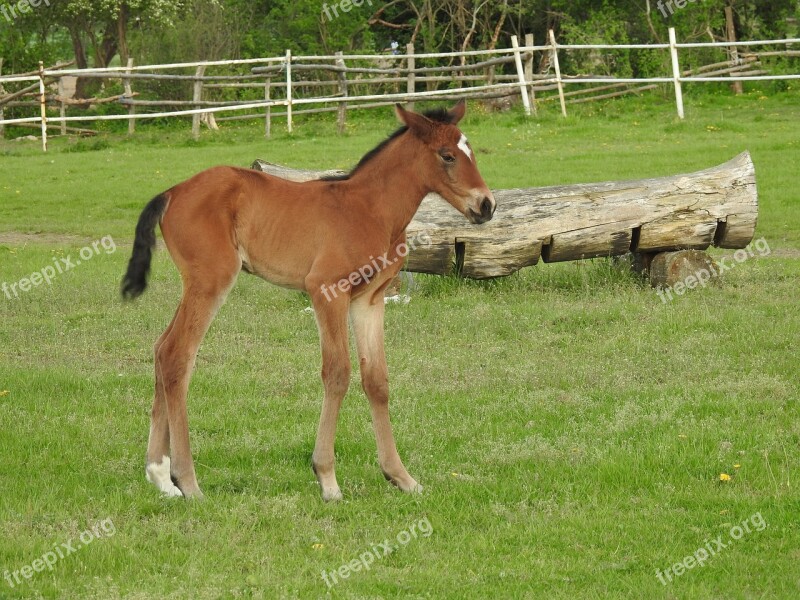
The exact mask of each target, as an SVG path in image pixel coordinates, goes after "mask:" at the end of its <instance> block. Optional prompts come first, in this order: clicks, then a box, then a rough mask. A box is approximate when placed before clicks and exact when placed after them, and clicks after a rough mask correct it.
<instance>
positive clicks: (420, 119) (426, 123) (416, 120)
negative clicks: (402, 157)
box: [394, 104, 434, 142]
mask: <svg viewBox="0 0 800 600" xmlns="http://www.w3.org/2000/svg"><path fill="white" fill-rule="evenodd" d="M394 112H395V113H396V114H397V118H398V119H400V122H401V123H403V125H405V126H406V127H408V128H409V129H410V130H411V131H413V132H414V134H415V135H416V136H417V137H419V138H420V139H421V140H422V141H425V142H427V141H429V140H430V138H431V136H432V134H433V129H434V124H433V121H431V120H430V119H428V118H427V117H424V116H422V115H419V114H417V113H415V112H411V111H410V110H406V109H405V108H403V107H402V106H400V105H399V104H395V105H394Z"/></svg>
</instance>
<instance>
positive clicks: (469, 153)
mask: <svg viewBox="0 0 800 600" xmlns="http://www.w3.org/2000/svg"><path fill="white" fill-rule="evenodd" d="M458 147H459V149H460V150H461V151H462V152H463V153H464V154H466V155H467V158H468V159H470V160H472V150H470V147H469V146H468V145H467V136H465V135H464V134H463V133H462V134H461V139H460V140H458Z"/></svg>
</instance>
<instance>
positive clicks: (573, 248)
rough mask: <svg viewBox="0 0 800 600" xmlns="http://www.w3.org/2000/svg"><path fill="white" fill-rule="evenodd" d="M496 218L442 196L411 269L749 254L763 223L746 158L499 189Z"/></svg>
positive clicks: (275, 170)
mask: <svg viewBox="0 0 800 600" xmlns="http://www.w3.org/2000/svg"><path fill="white" fill-rule="evenodd" d="M252 168H254V169H256V170H260V171H264V172H266V173H270V174H272V175H277V176H279V177H283V178H285V179H290V180H293V181H307V180H310V179H317V178H319V177H321V176H323V175H335V174H338V173H341V172H340V171H303V170H297V169H290V168H288V167H282V166H279V165H274V164H271V163H268V162H265V161H262V160H256V161H255V162H254V163H253V166H252ZM494 195H495V199H496V200H497V212H496V213H495V216H494V219H492V220H491V221H490V222H488V223H486V224H484V225H472V224H470V223H469V222H468V221H467V220H466V219H465V218H464V217H463V216H462V215H461V214H459V213H458V212H457V211H456V210H455V209H454V208H452V207H451V206H450V205H449V204H447V203H446V202H445V201H444V200H443V199H441V198H439V197H438V196H437V195H436V194H429V195H428V196H426V198H425V199H424V200H423V201H422V205H421V206H420V209H419V211H418V212H417V214H416V216H415V217H414V219H413V220H412V221H411V224H410V225H409V227H408V236H409V238H411V237H413V236H417V235H419V234H422V233H425V234H427V236H428V237H429V238H430V240H431V243H430V244H428V245H424V246H418V247H417V248H415V249H414V250H412V251H411V252H410V254H409V256H408V264H407V267H406V268H407V269H408V270H409V271H413V272H418V273H434V274H440V275H444V274H449V273H452V272H453V271H454V270H455V271H456V272H458V273H460V274H461V275H463V276H464V277H470V278H473V279H485V278H489V277H499V276H504V275H509V274H511V273H514V272H515V271H518V270H519V269H521V268H523V267H527V266H531V265H535V264H536V263H537V262H538V261H539V259H542V260H543V261H545V262H560V261H570V260H578V259H583V258H595V257H601V256H618V255H622V254H626V253H628V252H633V253H639V254H643V255H646V256H649V257H652V256H654V255H655V254H657V253H660V252H666V251H675V250H683V249H693V250H705V249H706V248H708V247H709V246H711V245H714V246H717V247H720V248H744V247H745V246H747V244H748V243H749V242H750V241H751V240H752V239H753V234H754V232H755V227H756V219H757V217H758V195H757V192H756V181H755V168H754V166H753V162H752V160H751V159H750V154H749V153H748V152H743V153H742V154H740V155H738V156H737V157H735V158H734V159H732V160H730V161H728V162H726V163H724V164H722V165H719V166H717V167H712V168H710V169H704V170H702V171H697V172H695V173H689V174H684V175H674V176H670V177H659V178H654V179H639V180H632V181H613V182H603V183H584V184H576V185H563V186H552V187H542V188H524V189H510V190H495V191H494Z"/></svg>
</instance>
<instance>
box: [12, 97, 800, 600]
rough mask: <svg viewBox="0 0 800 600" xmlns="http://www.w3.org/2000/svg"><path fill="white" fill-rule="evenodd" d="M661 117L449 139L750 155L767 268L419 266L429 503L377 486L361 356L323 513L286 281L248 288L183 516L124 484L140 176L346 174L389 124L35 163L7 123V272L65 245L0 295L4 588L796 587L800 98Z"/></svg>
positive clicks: (137, 470) (583, 165)
mask: <svg viewBox="0 0 800 600" xmlns="http://www.w3.org/2000/svg"><path fill="white" fill-rule="evenodd" d="M673 113H674V108H673V107H671V105H670V103H669V101H668V100H667V99H658V98H651V99H638V100H636V99H634V100H630V101H621V102H617V103H611V104H607V105H605V106H595V107H592V108H584V109H583V110H582V111H577V112H575V113H574V114H573V115H572V116H571V117H570V118H569V119H566V120H563V119H561V118H560V117H557V116H556V115H555V114H553V112H552V109H551V110H550V111H549V112H547V113H545V114H544V115H542V116H541V117H539V118H537V119H529V120H526V119H525V118H524V117H522V116H521V115H519V114H517V113H510V114H503V115H482V114H480V113H479V112H478V111H476V112H475V113H473V114H472V115H471V116H469V117H468V119H467V120H466V121H465V122H464V123H463V125H462V128H463V129H464V131H465V132H466V133H467V134H468V135H469V137H470V140H471V142H472V144H473V146H474V148H475V150H476V152H477V154H478V157H479V164H480V166H481V170H482V172H483V174H484V176H485V178H486V180H487V182H488V183H489V185H490V186H491V187H494V188H505V187H513V186H539V185H549V184H559V183H577V182H585V181H602V180H608V179H624V178H639V177H651V176H659V175H669V174H675V173H680V172H686V171H693V170H697V169H700V168H705V167H709V166H712V165H715V164H718V163H721V162H723V161H725V160H727V159H729V158H731V157H733V156H734V155H735V154H737V153H739V152H740V151H742V150H745V149H749V150H750V152H751V153H752V156H753V160H754V162H755V166H756V175H757V181H758V186H759V195H760V205H761V212H760V219H759V226H758V230H757V232H756V238H761V237H763V238H764V239H765V240H766V242H768V244H769V248H770V251H771V252H770V253H769V255H766V256H759V255H756V256H755V257H753V258H751V259H750V260H748V261H746V262H744V263H741V264H738V265H737V266H736V267H735V268H734V269H732V270H730V271H728V272H727V273H726V274H725V278H724V280H723V281H722V282H721V283H720V284H719V285H716V286H714V287H708V288H705V289H703V290H697V291H694V292H692V293H687V294H686V295H684V296H681V297H679V298H676V299H675V300H674V301H672V302H669V303H663V302H662V301H661V300H660V299H659V297H658V296H657V295H656V293H655V292H654V291H653V290H652V289H650V288H649V287H648V286H647V285H645V284H644V283H643V282H642V281H640V280H639V279H638V278H636V277H635V276H634V275H632V274H630V272H629V271H627V270H626V269H624V268H623V267H622V266H620V265H618V264H617V263H615V262H612V261H610V260H594V261H586V262H580V263H570V264H560V265H539V266H536V267H533V268H530V269H526V270H525V271H523V272H521V273H518V274H516V275H514V276H512V277H508V278H504V279H502V280H494V281H488V282H472V281H458V280H455V279H452V278H437V277H417V278H416V281H417V284H418V285H417V287H416V289H415V290H414V291H413V299H412V301H411V303H410V304H408V305H406V306H399V305H390V306H389V308H388V309H387V353H388V357H389V367H390V371H391V393H392V397H393V402H392V404H393V422H394V425H395V434H396V437H397V439H398V447H399V450H400V453H401V456H403V458H404V461H405V463H406V465H407V466H408V468H409V471H410V472H411V474H412V475H413V476H414V477H416V478H417V480H418V481H420V483H422V484H423V485H424V486H425V492H424V494H422V495H421V496H416V497H414V496H407V495H403V494H401V493H400V492H398V491H397V490H395V489H393V488H391V487H390V486H389V484H387V483H386V482H385V481H384V479H383V477H382V475H381V473H380V471H379V469H378V466H377V460H376V456H375V442H374V438H373V436H372V431H371V424H370V418H369V410H368V406H367V402H366V399H365V397H364V394H363V393H362V391H361V389H360V385H359V384H358V382H357V375H356V374H355V373H354V379H353V385H352V386H351V391H350V393H349V394H348V397H347V398H346V400H345V404H344V407H343V410H342V415H341V420H340V424H339V429H338V437H337V446H336V450H337V460H338V463H337V467H338V468H337V473H338V476H339V482H340V484H341V486H342V491H343V492H344V495H345V500H344V502H341V503H338V504H324V503H323V502H322V501H321V500H320V497H319V491H318V486H317V484H316V481H315V479H314V477H313V474H312V472H311V469H310V455H311V450H312V447H313V442H314V436H315V432H316V425H317V420H318V417H319V410H320V406H321V394H322V386H321V383H320V380H319V375H318V372H319V358H318V353H319V350H318V340H317V332H316V326H315V324H314V319H313V316H311V315H309V314H307V313H305V312H304V311H303V309H304V308H306V307H307V306H308V305H309V302H308V300H307V299H306V298H305V297H304V296H302V295H300V294H297V293H293V292H288V291H285V290H280V289H277V288H275V287H272V286H269V285H268V284H266V283H264V282H262V281H260V280H258V279H256V278H253V277H249V276H242V277H240V279H239V283H238V284H237V286H236V288H235V289H234V290H233V292H232V293H231V295H230V297H229V300H228V303H227V304H226V306H225V307H224V308H223V309H222V310H221V312H220V314H219V316H218V317H217V319H216V321H215V322H214V324H213V325H212V328H211V330H210V332H209V334H208V336H207V337H206V340H205V343H204V345H203V347H202V349H201V351H200V355H199V358H198V361H197V371H196V375H195V377H194V379H193V382H192V388H191V391H190V399H189V414H190V420H191V431H192V442H193V451H194V455H195V461H196V464H197V470H198V478H199V481H200V485H201V486H202V487H203V489H204V491H205V493H206V501H205V502H202V503H194V502H192V503H187V502H185V501H182V500H169V501H168V500H165V499H162V498H159V496H158V493H157V491H156V489H155V488H154V487H152V486H151V485H150V484H149V483H147V482H146V481H145V478H144V452H145V446H146V442H147V432H148V423H149V410H150V404H151V396H152V356H151V348H152V344H153V342H154V340H155V339H156V337H157V336H158V335H159V334H160V333H161V331H162V330H163V328H164V327H165V326H166V324H167V323H168V321H169V319H170V318H171V316H172V314H173V311H174V308H175V305H176V303H177V300H178V297H179V293H180V284H179V280H178V277H177V273H176V270H175V268H174V267H173V266H172V263H171V262H170V261H169V258H168V256H167V255H166V253H165V252H159V253H157V255H156V260H155V263H154V274H153V278H152V285H151V288H150V290H149V291H148V293H147V294H146V295H145V296H144V297H143V298H142V299H141V300H140V301H138V302H137V303H135V304H133V305H123V304H122V303H121V302H120V300H119V297H118V287H119V281H120V278H121V275H122V273H123V269H124V266H125V264H126V262H127V259H128V255H129V252H130V243H131V238H132V232H133V228H134V225H135V221H136V218H137V216H138V214H139V212H140V211H141V209H142V207H143V206H144V204H145V202H146V201H147V200H148V199H149V198H150V197H152V196H153V195H155V194H156V193H158V192H160V191H162V190H163V189H165V188H167V187H169V186H171V185H172V184H174V183H176V182H178V181H180V180H182V179H184V178H186V177H188V176H189V175H191V174H193V173H195V172H197V171H198V170H200V169H202V168H205V167H208V166H211V165H214V164H219V163H228V164H237V165H244V166H246V165H249V164H250V163H251V162H252V160H253V159H255V158H257V157H258V158H264V159H266V160H270V161H273V162H281V163H286V164H291V165H293V166H298V167H317V168H323V167H343V168H346V167H348V166H351V165H352V164H354V163H355V162H356V161H357V160H358V158H359V157H360V156H361V154H363V153H364V152H365V151H367V150H369V149H370V148H371V147H373V146H374V145H375V144H376V143H377V142H378V141H379V140H380V139H381V137H382V135H383V133H384V132H385V133H389V132H390V131H391V130H392V129H393V128H394V126H395V125H394V121H393V117H392V116H391V114H390V112H389V111H388V110H387V111H385V112H383V113H375V112H373V113H372V114H371V115H370V116H362V117H360V118H357V119H354V120H353V121H352V122H351V124H350V125H349V131H348V133H347V134H346V135H345V136H341V137H337V136H335V135H334V134H333V131H334V127H335V126H334V125H333V124H332V123H330V122H326V121H309V122H300V123H299V124H298V127H297V132H296V133H295V134H294V135H292V136H289V135H287V134H278V135H276V136H275V137H274V138H273V139H271V140H269V141H267V140H264V139H263V138H262V137H261V136H260V128H259V127H256V126H252V127H240V128H235V129H228V130H226V131H223V132H221V133H219V134H214V135H212V134H209V133H205V134H204V136H203V139H202V140H201V141H199V142H192V141H189V140H188V126H186V127H184V128H182V129H181V130H167V131H159V130H156V129H155V128H149V129H148V128H147V127H144V128H143V131H142V133H140V134H137V136H136V137H134V138H133V139H125V138H123V137H121V136H119V137H118V136H114V135H111V136H107V137H102V138H99V139H94V140H84V141H79V142H78V141H75V140H66V139H56V140H53V141H52V144H51V149H50V152H48V153H47V154H42V153H41V151H40V150H39V149H38V146H37V144H36V143H35V142H0V284H2V283H4V282H5V283H9V284H10V283H12V282H18V281H19V280H20V279H21V278H24V277H28V276H29V275H31V273H33V272H36V271H41V270H42V269H43V268H44V267H46V266H49V265H55V264H56V262H57V263H59V264H64V261H66V260H67V258H71V259H72V260H73V261H74V260H76V259H78V258H79V257H80V258H82V259H83V260H82V261H81V264H80V265H76V266H75V267H74V268H72V269H70V270H68V271H66V272H64V273H62V274H59V275H57V276H56V277H55V278H54V279H53V281H52V283H51V284H49V285H48V284H46V283H43V284H41V285H39V286H37V287H34V288H33V289H31V290H30V291H28V292H24V293H20V294H19V297H17V298H13V297H12V298H7V297H6V296H5V295H2V294H0V318H1V319H2V326H1V327H0V411H1V412H0V414H2V416H3V420H4V422H3V427H2V428H0V457H1V458H2V460H0V540H2V542H0V569H2V571H1V572H0V576H2V579H0V598H103V599H106V598H136V599H150V598H153V599H156V598H157V599H163V598H170V599H172V598H174V599H179V598H200V599H205V598H316V597H325V596H327V595H331V596H333V597H341V598H376V597H383V598H390V597H403V598H487V597H498V598H796V597H798V595H800V567H799V566H798V565H800V526H799V525H798V512H799V511H800V494H798V485H800V481H798V467H797V465H798V459H800V418H799V417H800V415H799V414H798V413H799V411H798V396H799V395H800V383H798V366H797V357H798V338H799V337H800V336H799V335H798V334H800V310H798V305H797V298H798V292H797V290H798V281H799V280H800V279H799V278H800V210H798V192H797V173H798V165H800V135H799V134H800V125H798V124H799V123H800V95H798V94H797V93H796V92H788V93H783V94H780V95H777V96H774V97H765V96H763V95H762V94H760V93H750V94H748V95H746V96H744V97H740V98H728V97H719V98H716V97H707V98H700V99H694V100H693V102H691V103H690V104H688V108H687V119H686V120H685V121H683V122H679V121H677V120H676V119H675V117H674V116H673ZM275 129H279V127H275ZM501 209H502V208H501ZM501 209H500V210H501ZM98 240H104V241H103V243H102V244H97V245H96V246H95V248H96V251H95V250H93V249H91V243H92V242H93V241H98ZM103 244H104V245H103ZM87 247H88V248H89V250H88V251H87V250H83V253H84V254H83V256H81V254H80V253H81V251H82V249H85V248H87ZM713 254H714V255H715V256H717V257H722V256H730V255H731V254H732V251H718V250H714V251H713ZM60 259H64V261H62V260H60ZM54 261H55V262H54ZM722 474H724V475H727V476H729V480H727V481H721V475H722ZM722 479H725V477H723V478H722ZM81 536H82V537H81ZM386 543H388V544H389V545H390V546H392V547H394V548H395V550H394V551H393V552H391V553H390V554H386V555H384V550H383V549H382V547H381V545H382V544H386ZM368 554H369V555H371V557H372V558H371V559H369V558H368V557H367V555H368ZM376 555H377V557H376ZM690 556H691V557H692V558H690V559H686V560H685V557H690ZM370 560H371V561H372V562H371V563H370ZM359 561H363V562H359ZM692 561H695V562H694V563H693V562H692ZM696 561H701V562H702V563H703V564H702V565H700V564H697V562H696ZM679 562H681V563H684V564H685V565H686V566H689V565H691V566H692V568H688V569H686V570H685V572H682V568H681V567H675V566H673V565H675V564H676V563H679ZM48 563H49V564H48ZM367 563H370V564H369V568H368V569H366V568H364V565H365V564H367ZM343 565H350V566H345V567H343ZM340 568H341V571H340ZM668 570H669V571H668ZM335 571H336V572H338V574H337V575H336V579H337V581H336V582H335V583H334V582H333V577H334V576H333V575H331V573H333V572H335ZM15 572H16V575H15ZM323 572H325V574H326V575H325V577H323V575H322V574H323ZM343 573H346V574H347V577H346V578H345V577H344V575H343ZM27 576H30V577H29V578H27ZM15 577H16V578H17V580H18V581H17V580H15ZM326 578H327V580H328V582H329V583H332V585H331V586H329V585H328V584H327V583H326Z"/></svg>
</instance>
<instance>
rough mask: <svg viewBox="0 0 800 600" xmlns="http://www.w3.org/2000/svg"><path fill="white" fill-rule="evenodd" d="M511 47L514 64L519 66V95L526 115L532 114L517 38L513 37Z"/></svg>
mask: <svg viewBox="0 0 800 600" xmlns="http://www.w3.org/2000/svg"><path fill="white" fill-rule="evenodd" d="M511 45H512V46H514V63H516V65H517V78H518V79H519V93H520V94H521V95H522V105H523V106H524V107H525V114H526V115H528V116H530V114H531V99H530V98H528V84H527V83H526V82H525V71H524V70H523V69H522V56H521V55H520V51H519V40H518V39H517V36H515V35H512V36H511Z"/></svg>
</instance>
